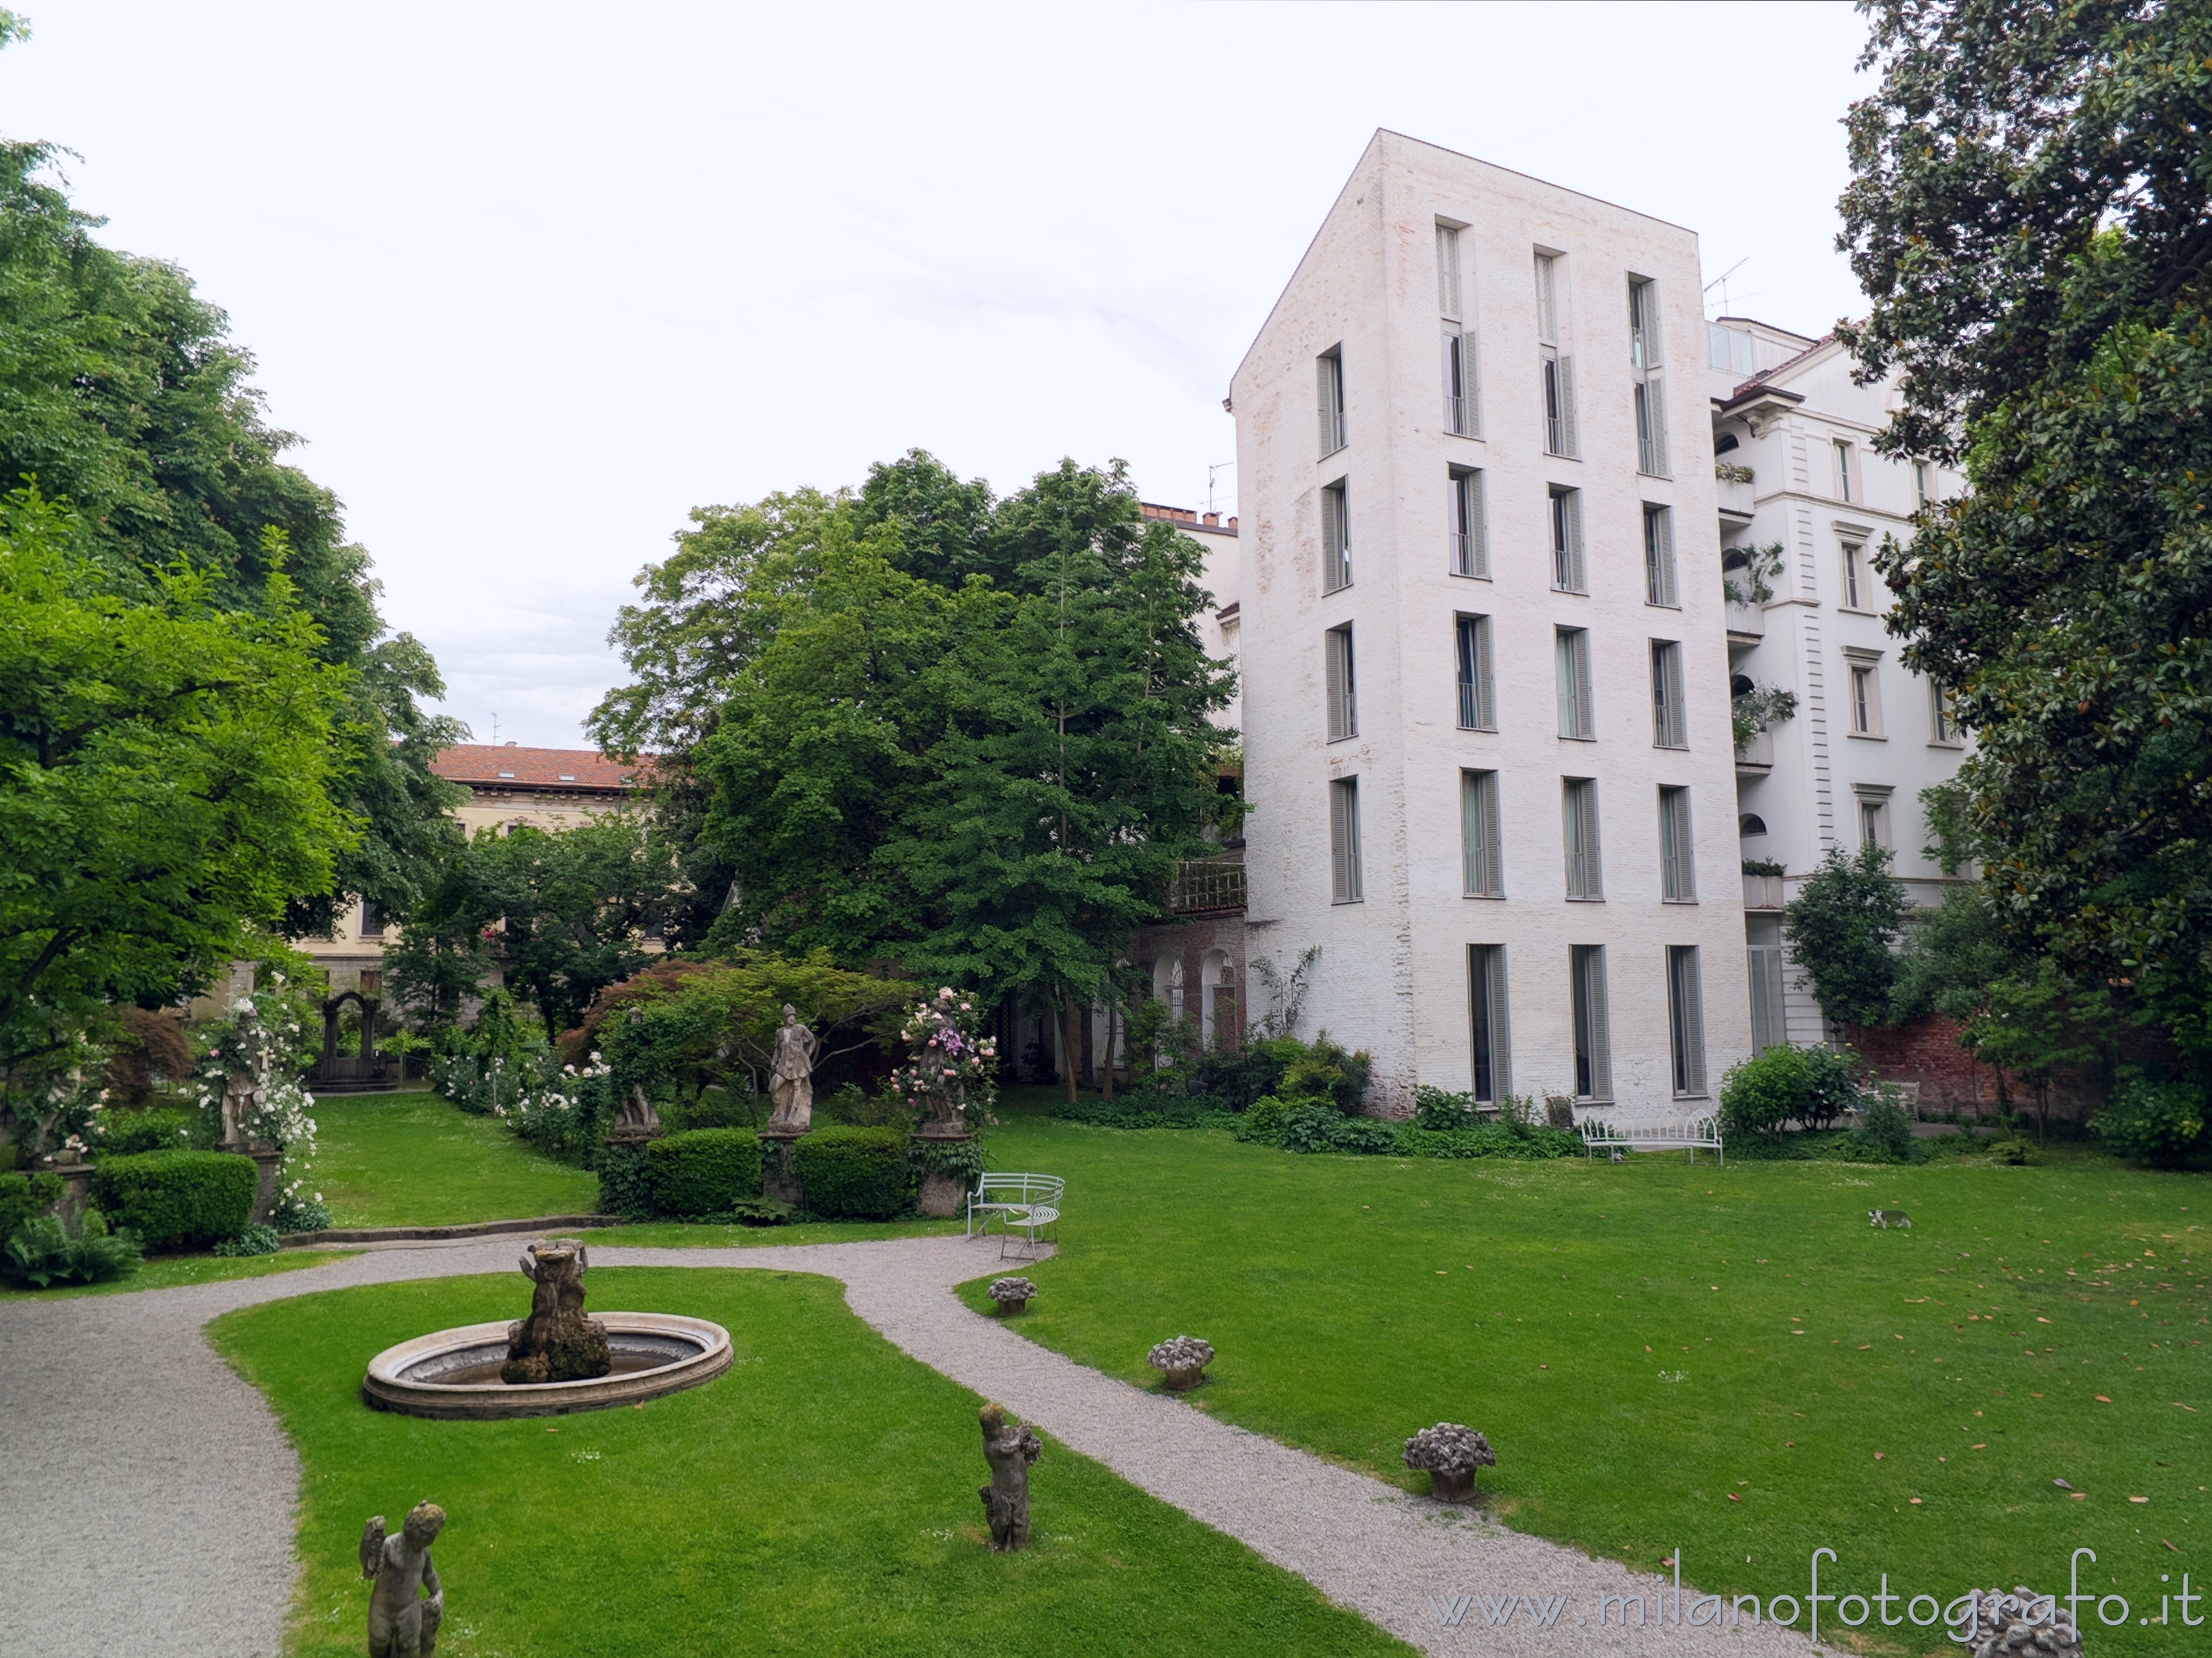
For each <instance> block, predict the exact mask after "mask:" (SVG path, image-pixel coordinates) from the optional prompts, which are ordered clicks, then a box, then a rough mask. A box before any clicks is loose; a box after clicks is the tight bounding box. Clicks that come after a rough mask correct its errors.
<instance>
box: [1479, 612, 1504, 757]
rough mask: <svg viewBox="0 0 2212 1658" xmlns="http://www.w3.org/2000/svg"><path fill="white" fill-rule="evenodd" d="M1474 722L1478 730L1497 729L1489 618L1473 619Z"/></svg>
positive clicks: (1496, 690) (1495, 685)
mask: <svg viewBox="0 0 2212 1658" xmlns="http://www.w3.org/2000/svg"><path fill="white" fill-rule="evenodd" d="M1474 724H1475V728H1476V729H1477V730H1479V731H1495V730H1497V729H1498V687H1497V683H1496V676H1495V675H1494V674H1492V672H1491V666H1490V618H1488V617H1487V616H1478V617H1476V618H1475V619H1474Z"/></svg>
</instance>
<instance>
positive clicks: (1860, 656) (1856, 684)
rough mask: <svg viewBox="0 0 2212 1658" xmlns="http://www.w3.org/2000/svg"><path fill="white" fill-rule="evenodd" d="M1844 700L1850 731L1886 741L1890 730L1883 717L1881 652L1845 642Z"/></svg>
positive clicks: (1865, 737) (1864, 737) (1873, 740)
mask: <svg viewBox="0 0 2212 1658" xmlns="http://www.w3.org/2000/svg"><path fill="white" fill-rule="evenodd" d="M1844 712H1845V714H1846V715H1847V716H1848V718H1849V724H1850V733H1849V735H1851V736H1854V737H1859V738H1863V739H1865V740H1866V741H1869V742H1884V741H1887V740H1888V735H1889V734H1888V732H1887V730H1886V729H1885V728H1884V727H1883V725H1882V718H1881V653H1880V652H1879V651H1870V650H1864V649H1855V648H1853V647H1850V646H1848V645H1847V646H1845V647H1844Z"/></svg>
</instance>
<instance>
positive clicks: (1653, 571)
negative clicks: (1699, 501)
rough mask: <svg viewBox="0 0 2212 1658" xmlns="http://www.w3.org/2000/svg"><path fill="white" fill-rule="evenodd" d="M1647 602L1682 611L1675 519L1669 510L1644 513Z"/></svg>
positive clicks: (1650, 509) (1647, 509)
mask: <svg viewBox="0 0 2212 1658" xmlns="http://www.w3.org/2000/svg"><path fill="white" fill-rule="evenodd" d="M1644 603H1645V604H1647V605H1663V606H1665V607H1667V608H1668V609H1669V610H1680V608H1681V607H1682V598H1681V594H1680V590H1679V589H1678V588H1676V586H1675V583H1674V513H1673V511H1672V510H1670V509H1668V508H1666V507H1655V506H1651V505H1650V504H1649V503H1647V504H1646V505H1645V507H1644Z"/></svg>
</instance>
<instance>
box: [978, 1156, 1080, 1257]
mask: <svg viewBox="0 0 2212 1658" xmlns="http://www.w3.org/2000/svg"><path fill="white" fill-rule="evenodd" d="M1066 1191H1067V1182H1066V1180H1064V1179H1061V1178H1060V1176H1059V1175H1057V1174H982V1175H979V1176H977V1177H976V1180H975V1190H974V1191H973V1192H969V1194H968V1235H969V1237H971V1238H974V1237H987V1236H989V1235H990V1230H991V1222H992V1220H993V1219H994V1217H995V1218H996V1219H997V1221H998V1222H999V1233H1000V1239H1001V1241H1000V1245H999V1253H1000V1257H1001V1258H1002V1259H1003V1258H1004V1256H1005V1255H1006V1244H1005V1242H1004V1241H1003V1240H1004V1239H1005V1236H1006V1234H1008V1233H1010V1232H1022V1233H1024V1234H1027V1235H1028V1238H1029V1241H1030V1253H1031V1254H1032V1255H1034V1254H1035V1253H1036V1241H1037V1234H1039V1233H1040V1232H1042V1231H1043V1230H1044V1229H1045V1228H1048V1227H1049V1226H1051V1225H1053V1224H1054V1222H1057V1221H1058V1220H1059V1219H1060V1198H1061V1197H1062V1196H1063V1195H1065V1194H1066Z"/></svg>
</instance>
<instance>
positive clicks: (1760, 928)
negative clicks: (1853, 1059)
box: [1706, 317, 1963, 1048]
mask: <svg viewBox="0 0 2212 1658" xmlns="http://www.w3.org/2000/svg"><path fill="white" fill-rule="evenodd" d="M1706 362H1707V365H1708V370H1709V375H1710V381H1711V398H1712V433H1713V448H1714V452H1715V454H1716V458H1717V461H1718V469H1719V471H1720V472H1721V474H1722V476H1721V479H1720V480H1719V511H1720V520H1719V521H1720V536H1721V544H1722V546H1723V548H1724V549H1728V550H1729V552H1727V553H1726V556H1725V562H1726V563H1727V564H1729V566H1730V567H1731V570H1730V576H1731V579H1732V580H1734V581H1735V583H1736V584H1737V587H1738V589H1739V591H1741V592H1743V593H1745V594H1747V596H1753V584H1754V581H1756V582H1757V585H1759V586H1763V587H1765V588H1767V589H1769V592H1768V594H1767V596H1766V597H1765V598H1764V599H1761V600H1757V601H1756V602H1753V603H1751V604H1748V605H1736V604H1731V605H1729V607H1728V636H1729V657H1730V662H1729V672H1730V675H1731V690H1732V692H1734V693H1735V694H1737V695H1739V696H1750V695H1755V694H1758V693H1759V692H1766V691H1770V690H1779V691H1786V692H1790V694H1791V695H1792V696H1794V697H1795V698H1796V712H1795V714H1794V715H1793V716H1791V717H1790V718H1789V719H1787V720H1783V721H1778V722H1774V723H1773V724H1772V725H1771V726H1770V727H1769V728H1768V729H1766V730H1765V731H1763V732H1761V733H1759V735H1757V736H1756V737H1755V738H1753V740H1752V741H1750V742H1748V743H1747V744H1746V745H1745V747H1744V748H1743V749H1742V751H1741V753H1739V754H1738V755H1737V758H1736V779H1737V783H1736V788H1737V808H1736V809H1737V826H1738V829H1739V832H1740V833H1741V839H1742V846H1743V856H1744V858H1745V860H1746V862H1747V863H1754V864H1765V865H1770V866H1771V865H1776V864H1778V865H1781V866H1782V867H1783V869H1784V871H1785V873H1784V874H1782V875H1753V874H1749V873H1747V874H1746V875H1745V876H1744V909H1745V926H1746V930H1747V945H1748V948H1749V955H1750V981H1751V1005H1752V1027H1753V1041H1754V1044H1755V1045H1756V1046H1758V1047H1760V1048H1765V1047H1768V1046H1771V1045H1773V1044H1775V1043H1778V1042H1781V1041H1784V1040H1787V1041H1792V1042H1799V1043H1812V1042H1819V1041H1821V1040H1823V1039H1826V1037H1827V1036H1828V1035H1830V1034H1831V1033H1829V1032H1828V1031H1827V1030H1826V1028H1825V1027H1824V1023H1823V1021H1822V1018H1821V1015H1820V1008H1819V1007H1818V1005H1817V1004H1816V1003H1814V1000H1813V998H1812V997H1811V996H1810V995H1809V994H1808V993H1807V992H1806V991H1802V990H1801V989H1799V988H1798V986H1797V984H1796V980H1797V978H1798V973H1797V971H1796V969H1795V968H1794V967H1792V966H1790V965H1789V963H1788V962H1787V961H1786V960H1785V958H1784V952H1783V946H1782V915H1781V911H1782V906H1783V905H1784V904H1785V903H1786V902H1787V901H1788V900H1789V899H1790V897H1791V896H1792V895H1794V893H1795V892H1796V889H1797V887H1799V886H1801V885H1802V883H1803V881H1804V880H1805V878H1806V877H1807V876H1808V875H1810V874H1811V873H1812V871H1813V869H1814V866H1815V865H1817V864H1818V863H1820V859H1821V858H1822V857H1823V856H1825V855H1826V853H1827V851H1828V850H1829V849H1830V848H1832V847H1837V846H1841V847H1843V848H1844V850H1856V849H1857V848H1858V847H1859V846H1861V845H1863V844H1866V843H1868V842H1869V841H1873V842H1876V843H1878V844H1881V845H1883V846H1886V847H1887V848H1889V849H1891V850H1892V851H1893V853H1894V854H1895V862H1894V863H1893V865H1892V868H1893V869H1894V870H1895V871H1896V873H1897V874H1898V875H1900V876H1902V877H1903V878H1904V880H1905V886H1906V890H1907V891H1908V892H1909V893H1911V897H1912V899H1913V901H1914V902H1915V903H1919V904H1928V903H1934V902H1939V901H1940V900H1941V898H1942V887H1943V885H1944V877H1943V873H1942V866H1941V865H1940V864H1938V863H1936V862H1935V861H1934V860H1932V859H1930V858H1929V857H1928V856H1926V855H1925V849H1926V848H1927V846H1928V844H1929V842H1930V841H1931V840H1932V839H1933V838H1934V837H1933V836H1932V834H1931V833H1930V832H1929V828H1928V826H1927V824H1926V822H1925V821H1924V820H1923V815H1922V811H1921V806H1920V792H1921V790H1923V789H1927V788H1929V787H1930V786H1931V785H1933V784H1936V783H1943V782H1946V781H1948V779H1949V778H1950V777H1951V776H1952V775H1953V773H1954V772H1955V771H1957V770H1958V768H1959V762H1960V759H1962V758H1963V749H1962V747H1961V745H1960V737H1959V732H1958V728H1957V726H1956V725H1955V724H1954V722H1952V720H1951V717H1950V711H1949V708H1948V704H1946V703H1945V702H1944V700H1943V699H1942V695H1941V693H1940V692H1939V690H1938V688H1937V687H1936V686H1933V685H1931V684H1930V683H1929V681H1928V680H1924V679H1923V678H1921V677H1920V676H1918V675H1917V674H1912V673H1911V672H1909V671H1908V670H1907V669H1906V668H1905V665H1904V663H1903V662H1902V661H1899V655H1898V650H1899V641H1898V640H1897V639H1896V638H1894V637H1892V636H1891V635H1890V634H1889V633H1888V632H1887V631H1886V629H1885V628H1884V626H1883V622H1882V619H1883V617H1884V616H1885V615H1886V614H1887V612H1888V610H1889V608H1890V606H1891V602H1892V601H1891V598H1890V594H1889V589H1888V588H1887V587H1886V586H1885V585H1884V584H1883V582H1882V579H1881V576H1878V575H1877V574H1875V570H1874V564H1873V555H1874V554H1875V552H1878V551H1879V550H1880V548H1881V544H1882V541H1883V539H1884V538H1885V537H1888V536H1894V537H1895V538H1896V539H1899V541H1909V540H1910V539H1911V537H1912V526H1911V517H1912V515H1913V514H1914V513H1915V512H1917V511H1918V510H1919V509H1920V507H1921V505H1922V504H1923V503H1925V502H1927V501H1930V500H1937V499H1941V498H1942V497H1946V496H1948V495H1951V494H1954V493H1955V492H1956V491H1957V489H1958V487H1959V484H1960V479H1959V478H1958V476H1957V475H1956V474H1955V473H1953V472H1943V471H1942V470H1940V469H1939V468H1937V467H1936V466H1935V465H1934V463H1932V462H1920V461H1907V460H1887V459H1885V458H1883V457H1882V456H1880V455H1877V454H1875V452H1874V448H1873V440H1874V438H1875V434H1876V433H1878V432H1879V431H1881V430H1882V428H1883V427H1885V426H1886V425H1887V424H1889V417H1890V414H1891V404H1890V397H1891V395H1892V393H1891V390H1890V387H1888V386H1887V385H1872V386H1860V385H1856V384H1854V383H1853V381H1852V379H1851V366H1852V365H1851V360H1850V357H1849V355H1848V354H1847V353H1846V352H1845V351H1844V348H1843V347H1842V346H1841V345H1839V344H1837V343H1836V342H1835V340H1834V339H1833V338H1827V339H1820V340H1814V339H1809V338H1806V337H1804V336H1803V335H1801V334H1793V333H1790V332H1786V331H1784V330H1783V329H1780V328H1775V327H1771V326H1768V325H1766V324H1765V323H1759V322H1753V321H1750V320H1747V319H1743V318H1738V317H1723V318H1721V319H1719V320H1717V321H1715V322H1713V323H1712V324H1711V325H1710V326H1709V327H1708V330H1707V339H1706ZM1771 549H1778V550H1779V557H1778V564H1779V569H1778V570H1772V573H1771V574H1769V573H1767V571H1768V570H1769V568H1770V566H1769V565H1768V564H1767V561H1766V560H1765V558H1759V556H1758V555H1759V554H1760V553H1761V552H1765V551H1766V550H1771Z"/></svg>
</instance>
